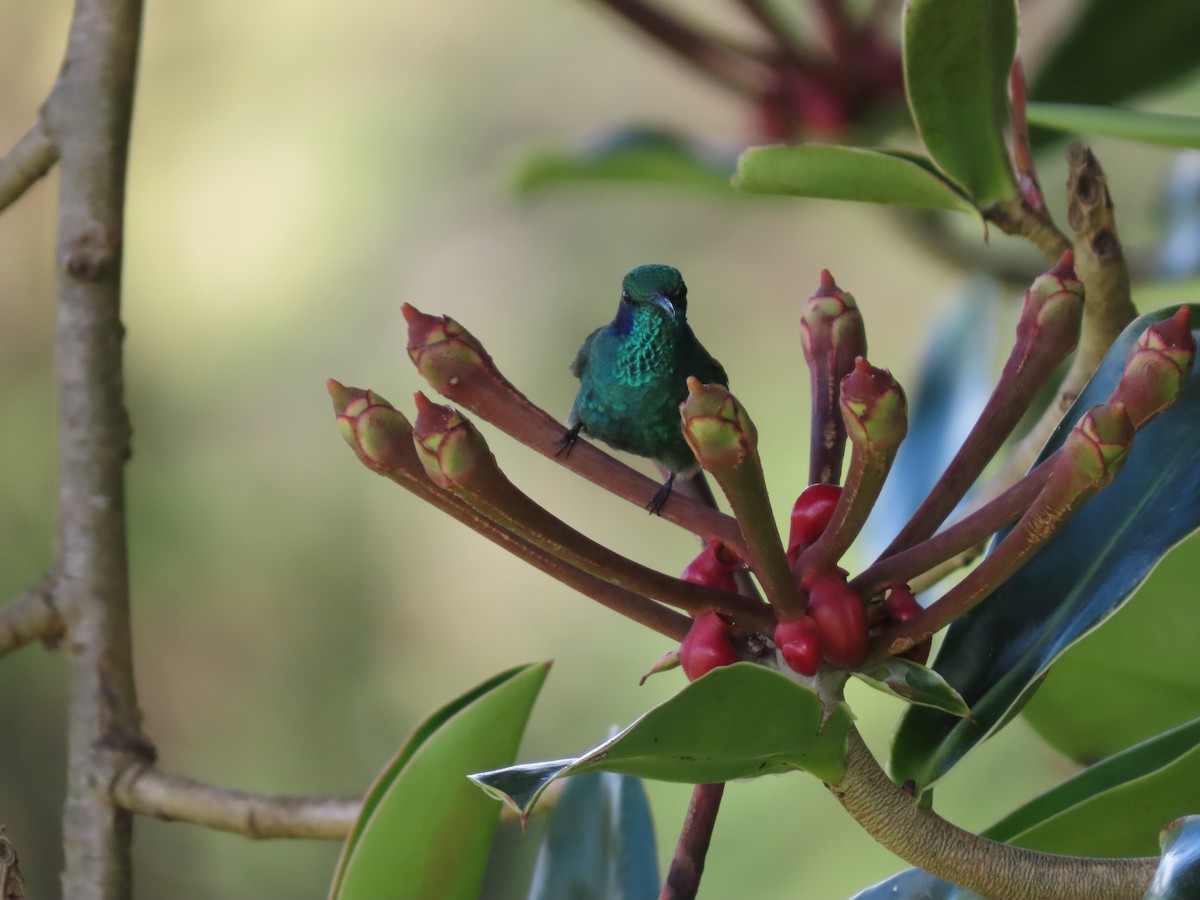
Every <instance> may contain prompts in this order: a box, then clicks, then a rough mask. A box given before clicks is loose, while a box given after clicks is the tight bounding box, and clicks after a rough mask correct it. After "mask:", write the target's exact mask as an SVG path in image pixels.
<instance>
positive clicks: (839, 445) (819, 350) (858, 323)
mask: <svg viewBox="0 0 1200 900" xmlns="http://www.w3.org/2000/svg"><path fill="white" fill-rule="evenodd" d="M800 342H801V344H802V345H803V347H804V358H805V360H807V362H808V368H809V383H810V385H811V386H812V425H811V428H810V439H809V440H810V444H809V479H808V480H809V481H810V482H811V483H814V484H816V483H823V484H836V483H837V482H838V481H840V480H841V471H842V457H843V456H844V454H845V448H846V432H845V430H844V427H843V424H842V421H841V417H840V416H839V414H838V401H839V392H840V390H841V383H842V379H843V378H845V377H846V376H847V375H849V374H850V372H851V371H852V370H853V369H854V360H856V359H857V358H858V357H860V356H864V355H866V352H867V335H866V330H865V329H864V327H863V319H862V313H861V312H859V309H858V304H856V303H855V302H854V297H853V296H851V295H850V294H849V293H847V292H845V291H843V290H841V289H840V288H839V287H838V286H837V284H836V283H835V282H834V280H833V276H832V275H830V274H829V270H828V269H823V270H822V271H821V284H820V286H819V287H818V288H817V291H816V293H814V294H813V295H812V296H811V297H809V298H808V300H807V301H806V302H805V304H804V309H803V311H802V312H801V314H800Z"/></svg>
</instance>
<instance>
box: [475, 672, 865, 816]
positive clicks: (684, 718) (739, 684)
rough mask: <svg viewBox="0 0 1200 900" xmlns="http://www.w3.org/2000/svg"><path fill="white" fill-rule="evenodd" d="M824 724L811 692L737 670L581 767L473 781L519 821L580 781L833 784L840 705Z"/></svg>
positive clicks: (534, 769)
mask: <svg viewBox="0 0 1200 900" xmlns="http://www.w3.org/2000/svg"><path fill="white" fill-rule="evenodd" d="M824 715H825V711H824V708H823V706H822V703H821V699H820V698H819V697H818V696H817V694H816V692H814V691H813V690H811V689H810V688H808V687H805V686H803V685H800V684H797V683H796V682H794V681H792V680H791V679H790V678H788V677H787V676H785V675H782V674H780V673H779V672H777V671H775V670H774V669H768V668H765V667H764V666H759V665H754V664H751V663H735V664H734V665H732V666H723V667H721V668H719V669H714V670H713V671H712V672H709V673H708V674H707V675H705V676H704V677H703V678H699V679H697V680H696V681H694V682H692V683H691V684H689V685H688V686H687V687H685V688H684V689H683V690H682V691H680V692H679V693H678V694H676V695H675V696H674V697H672V698H671V699H669V700H667V701H665V702H664V703H662V704H660V705H658V706H656V707H655V708H654V709H652V710H650V711H649V712H648V713H646V714H645V715H643V716H642V717H641V718H640V719H638V720H637V721H636V722H634V723H633V724H632V725H630V726H629V727H628V728H626V729H625V730H624V731H622V732H621V733H620V734H618V735H616V736H614V737H612V738H610V739H609V740H607V741H605V742H604V743H603V744H600V745H599V746H598V747H596V748H594V749H592V750H591V751H589V752H588V753H586V754H584V755H583V756H581V757H579V758H577V759H561V760H555V761H552V762H545V763H532V764H528V765H521V766H511V767H508V768H504V769H498V770H495V771H490V772H481V773H479V774H477V775H472V776H471V778H472V779H473V780H474V781H475V782H476V783H477V784H478V785H479V786H480V787H481V788H482V789H483V790H484V791H486V792H487V793H489V794H490V795H491V796H493V797H495V798H497V799H498V800H503V801H504V802H505V803H507V804H509V805H510V806H511V807H513V809H515V810H517V812H519V813H520V814H521V815H528V813H529V811H530V810H531V809H532V808H533V806H534V804H535V803H536V802H537V800H538V798H539V797H540V796H541V794H542V792H543V791H544V790H545V789H546V787H547V786H548V785H549V784H550V783H551V782H552V781H554V780H556V779H558V778H563V777H566V776H568V775H575V774H578V773H580V772H623V773H625V774H627V775H637V776H639V777H641V778H653V779H657V780H659V781H679V782H685V783H687V784H710V783H713V782H717V781H733V780H734V779H737V778H756V777H758V776H760V775H772V774H776V773H779V772H788V771H791V770H794V769H804V770H806V771H809V772H812V773H813V774H814V775H816V776H817V777H818V778H820V779H821V780H822V781H827V782H831V783H835V782H837V781H840V780H841V778H842V776H843V774H844V773H845V758H846V735H847V733H848V732H849V730H850V725H851V722H852V716H851V714H850V710H849V708H848V707H847V706H846V705H845V704H844V703H839V704H838V705H837V706H836V707H834V708H833V710H832V712H830V714H829V716H828V720H827V721H824V722H822V719H823V717H824Z"/></svg>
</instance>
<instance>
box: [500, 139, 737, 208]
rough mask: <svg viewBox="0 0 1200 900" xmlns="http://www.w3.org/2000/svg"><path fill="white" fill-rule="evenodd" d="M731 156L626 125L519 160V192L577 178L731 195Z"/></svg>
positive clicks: (526, 193)
mask: <svg viewBox="0 0 1200 900" xmlns="http://www.w3.org/2000/svg"><path fill="white" fill-rule="evenodd" d="M732 173H733V154H723V153H720V152H718V151H716V150H714V149H712V148H710V147H706V146H703V145H701V144H700V143H698V142H696V141H691V140H688V139H687V138H683V137H680V136H678V135H674V134H670V133H668V132H664V131H658V130H654V129H648V128H627V129H622V130H620V131H615V132H612V133H610V134H606V135H604V136H603V137H601V138H600V139H599V140H596V141H592V142H590V143H588V144H586V145H584V146H582V147H579V148H574V149H565V150H564V149H557V148H556V149H542V150H535V151H532V152H530V153H528V154H526V156H525V157H524V158H523V159H522V160H521V161H520V163H519V164H518V166H517V170H516V173H515V175H514V178H513V181H514V186H515V187H516V190H517V193H518V194H522V195H528V194H533V193H535V192H537V191H541V190H545V189H546V188H550V187H558V186H561V185H564V184H578V183H581V182H613V181H617V182H630V183H652V184H671V185H678V186H680V187H688V188H701V189H705V190H709V191H715V192H718V193H723V194H727V193H729V176H730V175H731V174H732Z"/></svg>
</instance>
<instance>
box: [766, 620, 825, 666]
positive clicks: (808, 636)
mask: <svg viewBox="0 0 1200 900" xmlns="http://www.w3.org/2000/svg"><path fill="white" fill-rule="evenodd" d="M775 646H776V647H778V648H779V652H780V653H782V654H783V660H784V662H786V663H787V664H788V666H790V667H791V668H792V670H793V671H796V672H799V673H800V674H801V675H810V676H811V675H816V674H817V672H818V670H820V668H821V634H820V630H819V629H818V628H817V623H816V622H814V621H813V620H812V619H811V618H810V617H808V616H801V617H800V618H799V619H792V620H791V621H789V622H780V623H779V624H778V625H776V626H775Z"/></svg>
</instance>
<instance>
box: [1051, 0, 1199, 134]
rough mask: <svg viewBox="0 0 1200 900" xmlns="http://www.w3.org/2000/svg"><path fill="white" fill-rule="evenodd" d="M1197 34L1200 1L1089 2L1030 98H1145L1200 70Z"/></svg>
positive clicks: (1085, 100)
mask: <svg viewBox="0 0 1200 900" xmlns="http://www.w3.org/2000/svg"><path fill="white" fill-rule="evenodd" d="M1197 34H1200V3H1196V2H1195V0H1154V2H1153V3H1130V2H1129V0H1090V2H1087V3H1085V4H1084V5H1083V8H1082V9H1081V10H1080V11H1079V14H1078V15H1077V16H1076V17H1075V19H1074V20H1073V21H1072V23H1071V25H1070V27H1069V29H1068V30H1067V32H1066V34H1065V35H1064V36H1063V37H1062V39H1060V40H1059V41H1058V42H1057V43H1056V44H1055V45H1054V46H1053V48H1052V50H1051V52H1050V54H1049V55H1048V56H1047V57H1046V59H1045V60H1044V62H1043V64H1042V66H1041V68H1040V69H1039V70H1038V71H1037V72H1036V73H1035V75H1034V76H1033V78H1032V79H1031V82H1030V90H1029V96H1030V99H1035V100H1050V101H1056V102H1061V103H1089V104H1095V105H1108V104H1112V103H1118V102H1120V101H1122V100H1124V99H1126V98H1128V97H1133V96H1136V95H1138V94H1142V93H1145V92H1146V91H1148V90H1149V89H1151V88H1154V87H1157V86H1159V85H1163V84H1166V83H1167V82H1170V81H1174V80H1176V79H1179V78H1182V77H1183V76H1184V75H1186V74H1188V73H1189V72H1192V71H1194V70H1195V69H1196V67H1197V66H1200V41H1197V40H1196V35H1197ZM1133 35H1136V39H1131V36H1133ZM1042 137H1043V138H1046V137H1049V135H1045V134H1043V135H1042Z"/></svg>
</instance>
